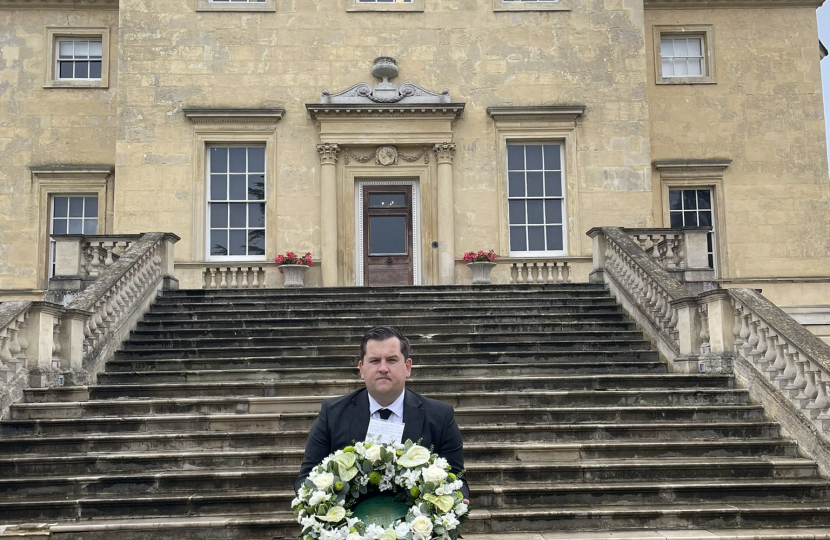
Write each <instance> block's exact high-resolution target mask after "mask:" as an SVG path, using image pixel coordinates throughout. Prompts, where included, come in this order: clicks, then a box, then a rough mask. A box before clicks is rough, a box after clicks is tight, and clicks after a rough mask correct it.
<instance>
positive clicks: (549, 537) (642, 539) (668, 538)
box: [464, 527, 830, 540]
mask: <svg viewBox="0 0 830 540" xmlns="http://www.w3.org/2000/svg"><path fill="white" fill-rule="evenodd" d="M612 539H613V540H830V528H813V527H809V528H808V527H801V528H788V527H780V528H775V529H749V528H740V529H714V528H713V529H679V530H672V529H648V530H639V531H637V530H615V531H569V532H555V531H543V532H516V533H498V534H465V535H464V540H612Z"/></svg>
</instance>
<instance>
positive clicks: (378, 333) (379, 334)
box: [360, 326, 409, 361]
mask: <svg viewBox="0 0 830 540" xmlns="http://www.w3.org/2000/svg"><path fill="white" fill-rule="evenodd" d="M393 337H396V338H398V339H399V340H400V342H401V354H402V355H403V357H404V360H406V359H407V358H409V340H408V339H406V338H405V337H404V335H403V334H401V333H400V332H399V331H398V330H397V328H393V327H391V326H376V327H374V328H372V329H371V330H369V331H368V332H366V335H364V336H363V341H362V342H361V343H360V361H363V357H365V356H366V343H367V342H368V341H369V340H372V341H386V340H387V339H391V338H393Z"/></svg>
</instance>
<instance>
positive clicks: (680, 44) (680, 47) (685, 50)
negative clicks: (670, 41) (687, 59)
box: [674, 39, 689, 56]
mask: <svg viewBox="0 0 830 540" xmlns="http://www.w3.org/2000/svg"><path fill="white" fill-rule="evenodd" d="M674 56H689V47H688V45H687V41H686V40H685V39H675V40H674Z"/></svg>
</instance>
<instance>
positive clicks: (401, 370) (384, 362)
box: [357, 337, 412, 407]
mask: <svg viewBox="0 0 830 540" xmlns="http://www.w3.org/2000/svg"><path fill="white" fill-rule="evenodd" d="M357 367H358V369H360V378H361V379H363V382H365V383H366V389H367V390H368V391H369V394H370V395H371V396H372V397H373V398H374V399H375V401H377V402H378V403H379V404H381V405H383V406H384V407H385V406H387V405H391V404H392V402H393V401H395V400H396V399H397V398H398V396H400V395H401V392H403V389H404V384H405V383H406V379H408V378H409V376H410V375H411V373H412V359H411V358H404V357H403V354H401V341H400V340H399V339H398V338H396V337H392V338H389V339H387V340H385V341H375V340H373V339H370V340H369V341H367V342H366V356H364V357H363V358H362V359H361V360H360V362H359V363H358V364H357Z"/></svg>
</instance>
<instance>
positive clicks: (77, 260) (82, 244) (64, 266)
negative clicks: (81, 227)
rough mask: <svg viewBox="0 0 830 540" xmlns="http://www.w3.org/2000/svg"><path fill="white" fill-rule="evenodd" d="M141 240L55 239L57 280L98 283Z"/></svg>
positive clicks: (106, 237)
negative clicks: (108, 269)
mask: <svg viewBox="0 0 830 540" xmlns="http://www.w3.org/2000/svg"><path fill="white" fill-rule="evenodd" d="M140 238H141V235H140V234H124V235H113V234H104V235H94V236H90V235H74V234H64V235H57V236H53V237H52V240H54V241H55V272H54V277H55V278H57V279H58V280H85V281H94V280H96V279H98V277H99V276H100V275H101V273H102V272H103V271H105V270H106V269H107V268H109V267H110V266H112V265H113V264H114V263H115V261H117V260H118V259H119V258H120V257H121V256H122V255H123V254H124V253H126V252H127V250H128V249H130V246H132V244H133V242H135V241H137V240H138V239H140Z"/></svg>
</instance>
